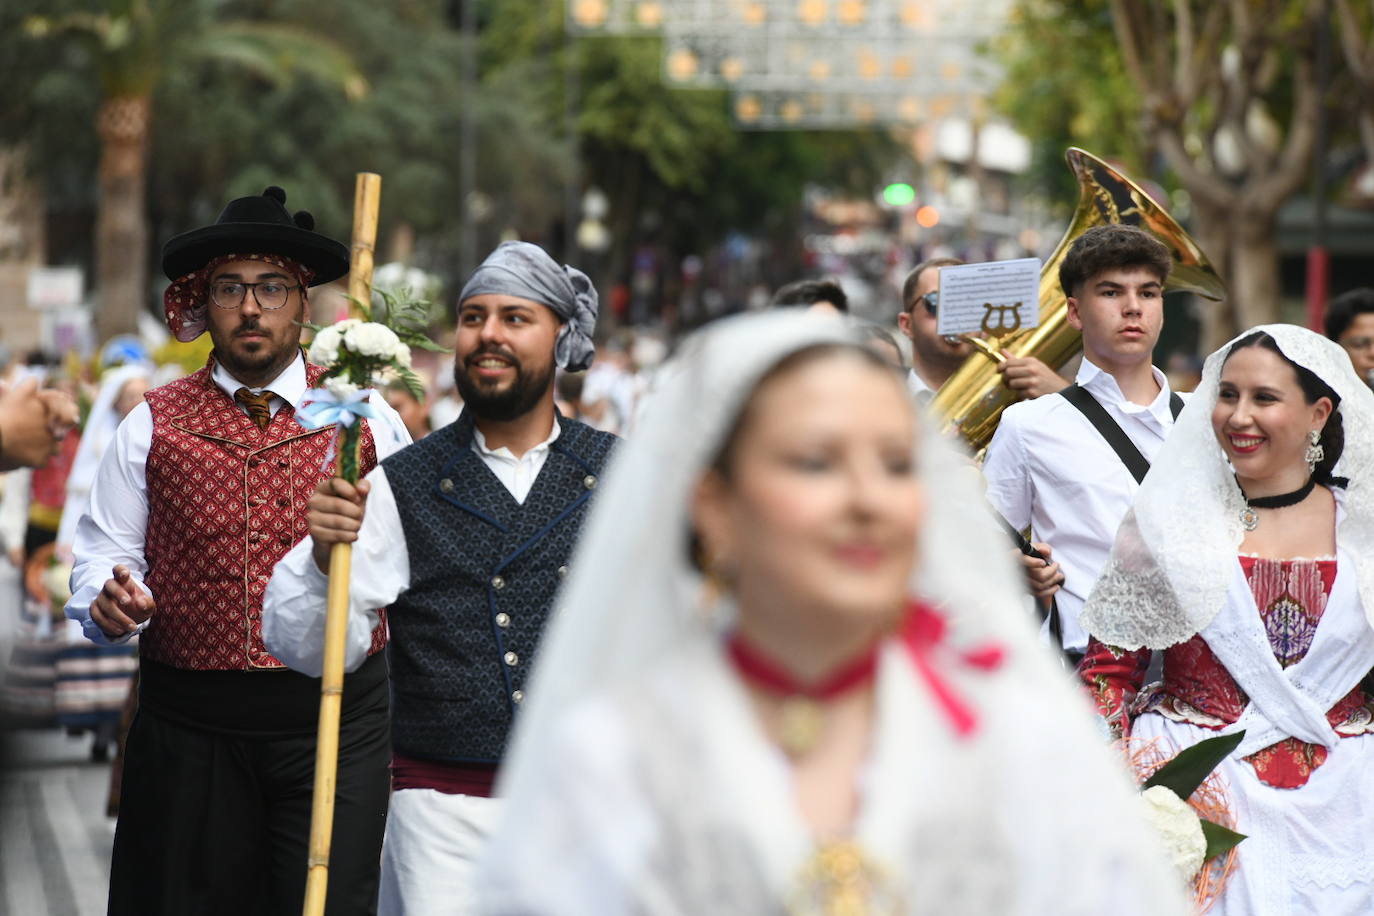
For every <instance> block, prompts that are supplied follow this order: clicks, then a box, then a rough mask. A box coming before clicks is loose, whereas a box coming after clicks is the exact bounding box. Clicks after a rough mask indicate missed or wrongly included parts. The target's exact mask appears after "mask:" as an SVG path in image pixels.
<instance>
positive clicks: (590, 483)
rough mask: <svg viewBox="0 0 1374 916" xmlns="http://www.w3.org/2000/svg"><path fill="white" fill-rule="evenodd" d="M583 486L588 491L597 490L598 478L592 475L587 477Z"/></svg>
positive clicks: (583, 479) (583, 481) (583, 480)
mask: <svg viewBox="0 0 1374 916" xmlns="http://www.w3.org/2000/svg"><path fill="white" fill-rule="evenodd" d="M582 486H584V487H586V488H587V489H588V490H594V489H596V477H595V476H593V475H591V474H588V475H587V476H586V477H583V478H582Z"/></svg>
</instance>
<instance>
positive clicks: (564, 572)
mask: <svg viewBox="0 0 1374 916" xmlns="http://www.w3.org/2000/svg"><path fill="white" fill-rule="evenodd" d="M558 578H560V579H566V578H568V567H566V566H560V567H558Z"/></svg>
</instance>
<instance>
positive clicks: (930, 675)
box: [901, 601, 1006, 737]
mask: <svg viewBox="0 0 1374 916" xmlns="http://www.w3.org/2000/svg"><path fill="white" fill-rule="evenodd" d="M948 629H949V624H948V621H946V620H945V618H944V615H942V614H940V612H938V611H936V610H935V609H934V608H932V607H930V606H929V605H926V604H922V603H921V602H919V601H913V602H911V604H910V605H908V607H907V614H906V620H905V621H904V622H903V624H902V631H901V638H902V641H903V642H904V643H905V644H906V647H907V651H908V652H909V653H910V654H911V661H912V663H913V664H914V665H915V666H916V672H917V674H919V675H920V676H921V679H922V680H923V681H925V683H926V686H927V687H929V688H930V692H931V693H932V694H933V695H934V696H935V702H936V703H937V704H938V705H939V706H940V708H941V710H942V711H943V712H944V714H945V716H946V717H947V718H948V719H949V721H950V724H951V725H952V726H953V727H954V730H955V732H957V733H958V734H959V736H960V737H968V736H969V735H972V734H973V733H974V732H975V731H977V730H978V719H977V716H975V715H974V713H973V710H972V708H970V706H969V705H968V704H967V703H966V702H964V700H963V699H961V698H960V697H959V696H958V694H956V693H955V691H954V688H953V687H951V686H950V684H949V682H948V681H947V680H946V678H945V676H944V675H943V674H941V673H940V671H939V670H938V666H939V664H940V663H941V662H942V661H943V660H942V659H941V658H940V657H939V656H940V654H941V653H940V650H941V648H942V647H944V645H945V637H946V635H947V631H948ZM955 658H957V659H958V661H959V662H960V663H962V664H963V665H965V666H967V667H970V668H977V669H978V670H980V671H993V670H995V669H997V668H998V667H1000V666H1001V664H1002V662H1003V661H1004V660H1005V658H1006V652H1005V651H1004V650H1003V649H1002V647H1001V646H1000V645H997V644H996V643H987V644H985V645H982V646H978V647H976V648H974V649H970V650H967V651H963V652H958V653H956V654H955Z"/></svg>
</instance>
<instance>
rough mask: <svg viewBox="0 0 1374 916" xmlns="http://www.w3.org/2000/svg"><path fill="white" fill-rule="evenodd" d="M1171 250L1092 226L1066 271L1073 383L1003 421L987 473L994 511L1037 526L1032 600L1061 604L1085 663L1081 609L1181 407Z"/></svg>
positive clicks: (1134, 232) (1067, 646)
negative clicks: (1075, 335)
mask: <svg viewBox="0 0 1374 916" xmlns="http://www.w3.org/2000/svg"><path fill="white" fill-rule="evenodd" d="M1171 267H1172V261H1171V260H1170V256H1169V250H1168V248H1167V247H1165V246H1164V245H1163V244H1162V243H1161V242H1159V241H1158V240H1156V239H1155V238H1154V237H1152V236H1151V235H1149V234H1148V233H1146V232H1144V231H1143V230H1141V229H1137V228H1135V227H1133V226H1125V225H1119V224H1110V225H1104V226H1096V227H1094V228H1092V229H1089V230H1088V231H1087V232H1085V233H1084V234H1083V235H1082V236H1080V237H1079V238H1078V240H1077V241H1076V242H1074V244H1073V247H1072V248H1070V249H1069V252H1068V254H1067V255H1066V256H1065V258H1064V261H1063V263H1062V264H1061V265H1060V267H1059V282H1060V285H1061V286H1062V287H1063V289H1064V293H1065V295H1066V296H1067V297H1068V321H1069V323H1070V324H1071V325H1073V327H1075V328H1077V329H1078V330H1079V331H1081V332H1082V335H1083V363H1082V366H1081V367H1080V368H1079V370H1078V376H1077V379H1076V381H1075V383H1074V384H1073V385H1071V386H1069V387H1068V388H1066V389H1064V390H1063V391H1062V392H1060V394H1059V395H1057V396H1050V397H1042V398H1037V399H1035V400H1032V401H1025V402H1022V403H1019V404H1014V405H1012V406H1011V407H1009V408H1007V410H1006V411H1005V412H1004V413H1003V414H1002V420H1001V423H1000V424H999V426H998V428H997V433H996V435H995V436H994V437H993V439H992V443H991V444H990V445H989V446H988V450H987V458H986V460H985V462H984V464H983V474H984V476H985V477H986V478H987V483H988V490H987V493H988V498H989V500H991V502H992V504H993V506H994V507H995V508H996V509H997V510H998V511H999V512H1001V513H1002V515H1003V516H1004V517H1005V518H1006V519H1007V521H1009V522H1010V523H1011V524H1012V525H1013V526H1014V527H1015V528H1017V529H1018V530H1024V529H1025V528H1027V527H1030V528H1032V529H1034V531H1035V533H1036V535H1037V536H1038V537H1039V538H1041V539H1042V540H1043V541H1044V543H1037V544H1036V545H1035V546H1036V547H1037V548H1038V549H1039V551H1040V552H1041V553H1043V554H1044V555H1045V556H1046V557H1049V558H1050V562H1045V561H1042V560H1039V559H1034V558H1030V557H1024V558H1023V559H1022V562H1023V563H1024V564H1025V565H1026V573H1027V577H1028V579H1029V580H1030V583H1031V588H1032V591H1033V592H1034V593H1035V594H1036V596H1037V597H1039V598H1041V599H1048V598H1049V597H1050V596H1055V597H1056V599H1057V604H1058V613H1059V615H1060V619H1059V622H1058V626H1057V627H1055V625H1054V623H1053V621H1051V620H1047V621H1046V628H1047V630H1048V631H1049V632H1054V631H1055V630H1056V629H1057V630H1058V631H1059V633H1060V634H1061V638H1060V641H1061V644H1062V648H1063V649H1064V650H1065V651H1066V652H1067V653H1068V654H1069V655H1070V657H1071V658H1077V657H1080V656H1081V655H1082V653H1083V650H1084V648H1085V647H1086V645H1087V634H1086V633H1084V632H1083V629H1082V628H1081V627H1080V626H1079V624H1078V615H1079V612H1080V611H1081V610H1082V607H1083V602H1084V601H1085V600H1086V599H1087V597H1088V593H1089V592H1090V591H1091V590H1092V587H1093V583H1095V582H1096V581H1097V579H1098V577H1099V576H1100V575H1101V572H1102V568H1103V565H1104V564H1105V563H1106V560H1107V553H1108V551H1109V550H1110V549H1111V546H1112V541H1113V539H1114V537H1115V535H1116V529H1117V527H1118V526H1119V525H1120V524H1121V519H1122V518H1123V517H1124V516H1125V514H1126V510H1127V509H1129V508H1130V506H1131V502H1132V500H1133V499H1134V498H1135V492H1136V489H1137V488H1138V487H1139V482H1140V480H1141V479H1142V478H1143V477H1144V475H1145V470H1147V469H1148V468H1149V461H1150V459H1151V458H1153V456H1154V454H1155V452H1156V451H1158V449H1159V447H1160V446H1161V445H1162V444H1163V442H1164V438H1165V437H1166V436H1167V435H1168V433H1169V431H1170V429H1172V428H1173V423H1174V417H1176V416H1177V415H1178V411H1179V410H1180V409H1181V408H1182V401H1181V400H1180V399H1179V397H1178V395H1176V394H1174V393H1173V392H1171V391H1170V390H1169V382H1168V380H1167V379H1166V378H1165V376H1164V373H1163V372H1161V371H1160V370H1159V369H1157V368H1156V367H1155V366H1154V365H1152V363H1151V361H1150V360H1151V354H1152V352H1153V350H1154V346H1155V343H1156V342H1157V341H1158V340H1159V333H1160V331H1161V330H1162V328H1163V326H1164V302H1163V296H1164V283H1165V281H1166V280H1167V279H1168V277H1169V271H1170V268H1171Z"/></svg>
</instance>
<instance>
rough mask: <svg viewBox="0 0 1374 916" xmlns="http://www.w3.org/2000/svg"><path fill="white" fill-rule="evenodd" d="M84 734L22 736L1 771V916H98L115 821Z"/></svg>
mask: <svg viewBox="0 0 1374 916" xmlns="http://www.w3.org/2000/svg"><path fill="white" fill-rule="evenodd" d="M90 744H91V739H90V736H89V735H83V736H81V737H68V736H67V735H66V734H64V733H63V732H61V731H57V730H52V731H20V732H12V733H10V735H9V736H8V741H7V745H8V747H7V751H8V756H9V759H8V761H7V764H6V768H5V769H4V770H3V771H0V916H101V914H103V913H104V912H105V891H106V887H107V885H108V883H109V877H110V848H111V845H112V844H113V841H114V821H113V820H111V819H110V818H107V817H106V816H105V797H106V793H107V791H108V788H109V780H110V765H109V764H108V763H91V762H90Z"/></svg>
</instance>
